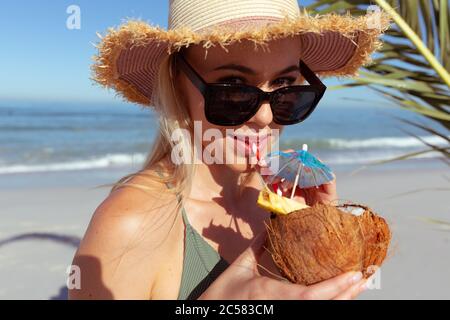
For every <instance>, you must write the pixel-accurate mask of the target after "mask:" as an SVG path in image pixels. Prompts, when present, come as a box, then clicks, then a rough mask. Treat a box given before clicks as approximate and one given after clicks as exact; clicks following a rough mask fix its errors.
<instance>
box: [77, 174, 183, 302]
mask: <svg viewBox="0 0 450 320" xmlns="http://www.w3.org/2000/svg"><path fill="white" fill-rule="evenodd" d="M129 183H132V184H137V185H140V186H145V187H148V189H147V190H142V189H138V188H135V187H122V188H119V189H117V190H115V191H114V192H112V193H111V194H110V195H109V196H108V197H107V198H106V199H105V200H104V201H103V202H102V203H101V204H100V205H99V206H98V207H97V209H96V210H95V212H94V214H93V216H92V218H91V221H90V223H89V226H88V228H87V230H86V233H85V235H84V237H83V239H82V241H81V243H80V246H79V248H78V250H77V252H76V254H75V257H74V260H73V265H76V266H78V267H79V270H80V280H81V288H80V289H71V290H70V291H69V298H70V299H150V298H151V295H152V293H151V292H152V288H153V286H154V284H155V281H156V279H157V278H158V273H159V272H160V268H161V267H160V266H161V265H164V263H163V259H167V257H168V255H169V253H170V252H173V251H174V250H173V247H176V246H178V242H179V239H178V237H179V232H178V231H179V230H177V227H176V226H177V225H179V219H180V218H179V215H178V214H176V213H177V201H176V196H175V195H174V194H173V193H171V192H169V191H168V190H167V188H166V186H165V185H164V184H162V183H161V182H157V181H149V179H147V178H143V177H138V176H136V177H133V178H132V179H131V180H130V181H129ZM174 227H175V228H174Z"/></svg>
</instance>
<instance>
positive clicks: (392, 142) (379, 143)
mask: <svg viewBox="0 0 450 320" xmlns="http://www.w3.org/2000/svg"><path fill="white" fill-rule="evenodd" d="M420 138H421V139H423V140H424V141H426V142H427V143H430V144H433V145H437V146H445V145H448V141H446V140H445V139H444V138H441V137H438V136H424V137H420ZM448 138H450V136H448ZM303 143H307V144H308V145H309V146H310V148H311V149H366V148H395V149H397V148H417V147H426V145H425V144H424V143H423V142H422V141H420V140H418V139H416V138H415V137H380V138H369V139H319V140H317V139H283V140H282V141H281V145H283V146H285V145H291V146H293V145H301V144H303Z"/></svg>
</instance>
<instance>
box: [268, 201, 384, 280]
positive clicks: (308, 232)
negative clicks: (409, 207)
mask: <svg viewBox="0 0 450 320" xmlns="http://www.w3.org/2000/svg"><path fill="white" fill-rule="evenodd" d="M349 207H358V208H362V209H364V213H362V214H361V215H358V216H357V215H354V214H352V213H350V212H348V211H345V210H346V209H348V208H349ZM266 226H267V232H268V237H267V243H266V246H267V248H268V249H269V250H270V253H271V254H272V258H273V260H274V262H275V264H276V266H277V267H278V270H279V271H280V273H281V275H283V276H284V277H285V278H287V279H288V280H289V281H291V282H293V283H297V284H303V285H311V284H314V283H317V282H321V281H324V280H327V279H330V278H332V277H335V276H338V275H340V274H342V273H345V272H348V271H362V272H363V275H364V277H365V278H368V277H369V276H370V275H371V274H372V273H373V272H374V271H375V270H376V268H374V267H375V266H376V267H379V266H381V264H382V263H383V261H384V259H385V257H386V254H387V250H388V247H389V243H390V240H391V233H390V230H389V226H388V224H387V223H386V221H385V220H384V219H383V218H382V217H380V216H378V215H377V214H375V213H373V212H372V210H371V209H370V208H368V207H366V206H362V205H359V204H345V205H340V206H331V205H326V204H321V203H318V204H315V205H314V206H312V207H309V208H306V209H302V210H299V211H295V212H292V213H289V214H288V215H274V214H272V217H271V219H270V222H269V224H267V225H266Z"/></svg>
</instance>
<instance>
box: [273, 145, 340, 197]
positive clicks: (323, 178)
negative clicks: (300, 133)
mask: <svg viewBox="0 0 450 320" xmlns="http://www.w3.org/2000/svg"><path fill="white" fill-rule="evenodd" d="M307 149H308V146H307V145H303V150H298V151H292V152H281V151H278V152H274V153H271V154H269V155H268V156H267V158H266V161H267V163H268V165H269V166H271V165H272V164H273V163H272V162H273V161H274V160H278V161H279V163H278V168H279V169H278V171H277V172H276V173H275V174H274V175H273V177H272V178H273V179H275V178H276V177H279V178H284V179H286V180H288V181H290V182H292V183H293V184H294V190H292V195H293V194H294V193H295V188H296V187H297V186H299V187H300V188H310V187H319V186H320V185H322V184H324V183H328V182H330V181H332V180H333V179H334V175H333V172H332V171H331V169H330V168H329V167H328V166H327V165H326V164H324V163H323V162H321V161H320V160H319V159H317V158H316V157H314V156H313V155H312V154H311V153H309V152H308V151H307Z"/></svg>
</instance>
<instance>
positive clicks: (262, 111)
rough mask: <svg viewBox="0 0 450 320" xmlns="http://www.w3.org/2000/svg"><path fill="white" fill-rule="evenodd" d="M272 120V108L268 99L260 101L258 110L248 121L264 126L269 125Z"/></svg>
mask: <svg viewBox="0 0 450 320" xmlns="http://www.w3.org/2000/svg"><path fill="white" fill-rule="evenodd" d="M272 121H273V114H272V109H271V108H270V104H269V101H264V102H262V103H261V106H260V107H259V110H258V112H256V114H255V115H254V116H253V117H252V118H251V119H250V120H249V121H248V122H252V123H254V124H256V125H258V126H259V127H261V128H264V127H266V126H268V125H270V124H271V123H272Z"/></svg>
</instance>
